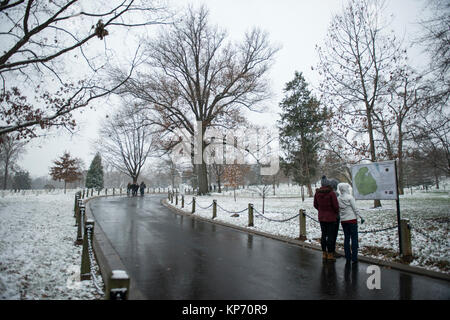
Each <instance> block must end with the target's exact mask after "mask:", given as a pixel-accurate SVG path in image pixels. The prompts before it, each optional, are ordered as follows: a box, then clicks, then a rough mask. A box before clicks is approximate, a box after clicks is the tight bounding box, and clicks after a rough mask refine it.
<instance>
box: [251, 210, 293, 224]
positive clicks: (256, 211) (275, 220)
mask: <svg viewBox="0 0 450 320" xmlns="http://www.w3.org/2000/svg"><path fill="white" fill-rule="evenodd" d="M253 211H254V212H255V213H256V214H257V215H259V216H261V217H263V218H265V219H267V220H269V221H274V222H286V221H289V220H292V219H295V218H297V217H298V216H299V215H300V214H299V213H298V214H296V215H295V216H293V217H290V218H287V219H283V220H278V219H272V218H268V217H266V216H264V215H263V214H262V213H260V212H259V211H258V210H256V208H253Z"/></svg>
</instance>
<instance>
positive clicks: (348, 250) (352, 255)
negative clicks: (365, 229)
mask: <svg viewBox="0 0 450 320" xmlns="http://www.w3.org/2000/svg"><path fill="white" fill-rule="evenodd" d="M342 229H343V230H344V252H345V259H347V261H350V260H352V261H358V224H356V223H343V224H342ZM350 241H351V246H350Z"/></svg>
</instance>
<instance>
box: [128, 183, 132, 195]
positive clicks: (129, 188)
mask: <svg viewBox="0 0 450 320" xmlns="http://www.w3.org/2000/svg"><path fill="white" fill-rule="evenodd" d="M130 192H131V182H128V185H127V196H129V195H130Z"/></svg>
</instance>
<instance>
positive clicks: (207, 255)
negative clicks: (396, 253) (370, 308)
mask: <svg viewBox="0 0 450 320" xmlns="http://www.w3.org/2000/svg"><path fill="white" fill-rule="evenodd" d="M161 198H162V196H156V195H146V196H145V197H144V198H141V197H135V198H133V197H130V198H126V197H111V198H101V199H96V200H92V201H90V202H89V203H88V205H89V206H90V208H91V212H92V213H93V214H94V216H95V219H96V221H97V223H99V224H100V226H101V228H102V229H103V230H104V232H105V233H106V235H107V237H108V238H109V239H110V241H111V243H112V245H113V246H114V248H115V249H116V251H117V252H118V254H119V256H120V257H121V259H122V261H123V262H124V264H125V266H126V268H127V272H128V273H129V275H130V276H131V277H132V278H133V279H135V281H136V283H137V285H138V287H139V289H140V290H141V291H142V293H143V294H144V296H145V297H146V298H147V299H213V300H216V299H227V300H234V299H237V300H241V299H262V300H265V299H282V300H290V299H446V300H448V299H450V283H449V282H448V281H444V280H437V279H432V278H429V277H425V276H419V275H414V274H410V273H405V272H401V271H397V270H393V269H386V268H383V267H380V269H381V289H380V290H376V289H374V290H369V289H368V288H367V284H366V282H367V279H368V277H369V276H370V274H367V273H366V270H367V267H368V266H369V265H368V264H366V263H363V262H360V263H359V264H358V266H357V267H354V268H352V267H346V266H345V259H343V258H340V259H337V261H336V263H330V264H326V263H325V264H324V263H323V262H322V256H321V252H319V251H316V250H312V249H306V248H301V247H298V246H295V245H291V244H287V243H284V242H281V241H278V240H273V239H268V238H265V237H263V236H258V235H250V234H247V233H245V232H242V231H239V230H234V229H232V228H227V227H223V226H219V225H215V224H212V223H207V222H202V221H198V220H194V219H192V218H190V217H188V216H181V215H177V214H175V213H173V212H172V211H170V210H169V209H167V208H166V207H164V206H162V205H161V204H160V200H161Z"/></svg>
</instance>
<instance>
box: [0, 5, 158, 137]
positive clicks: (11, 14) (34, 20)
mask: <svg viewBox="0 0 450 320" xmlns="http://www.w3.org/2000/svg"><path fill="white" fill-rule="evenodd" d="M163 12H165V11H164V8H162V7H159V6H158V5H157V4H156V2H155V1H140V0H111V1H85V0H84V1H77V0H53V1H35V0H22V1H20V0H16V1H1V2H0V42H1V43H2V52H1V54H0V79H1V91H0V104H1V105H0V119H1V120H0V135H1V134H4V133H15V134H17V135H18V136H19V137H21V138H32V137H35V136H36V131H37V130H38V129H48V128H50V127H58V126H64V127H66V128H68V129H69V130H70V129H72V128H74V127H75V125H76V123H75V121H74V119H73V118H72V113H73V111H74V110H77V109H81V108H84V107H86V106H87V105H88V104H89V103H90V102H92V100H94V99H98V98H101V97H103V96H105V95H107V94H109V93H111V92H113V91H114V90H115V89H117V88H118V87H119V86H120V85H122V84H123V82H121V83H119V84H114V85H109V84H107V83H105V80H104V79H102V76H101V74H102V72H101V71H102V69H104V68H106V65H107V61H108V57H107V55H106V54H105V53H104V54H103V55H102V54H101V53H99V52H98V50H97V51H92V48H93V47H95V46H94V43H95V41H96V40H97V41H105V39H106V38H109V37H111V36H112V35H114V34H115V33H116V32H117V31H118V30H119V29H120V28H122V29H123V28H132V27H139V26H147V25H152V24H155V23H162V22H164V20H165V16H164V15H163V14H162V13H163ZM88 43H89V44H90V45H89V46H88ZM97 49H98V47H97ZM105 49H106V42H105ZM105 52H106V50H105ZM69 66H76V72H73V70H66V67H69ZM84 69H86V70H87V71H86V72H83V70H84ZM131 70H132V68H131ZM128 74H130V73H129V72H128ZM77 80H78V81H77ZM124 80H126V79H124ZM52 81H55V82H56V83H58V84H57V85H54V84H52ZM24 83H25V84H26V86H23V84H24ZM33 91H34V93H33ZM33 94H34V95H35V96H34V97H33V96H32V95H33Z"/></svg>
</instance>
